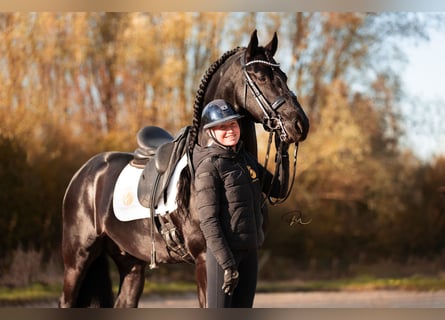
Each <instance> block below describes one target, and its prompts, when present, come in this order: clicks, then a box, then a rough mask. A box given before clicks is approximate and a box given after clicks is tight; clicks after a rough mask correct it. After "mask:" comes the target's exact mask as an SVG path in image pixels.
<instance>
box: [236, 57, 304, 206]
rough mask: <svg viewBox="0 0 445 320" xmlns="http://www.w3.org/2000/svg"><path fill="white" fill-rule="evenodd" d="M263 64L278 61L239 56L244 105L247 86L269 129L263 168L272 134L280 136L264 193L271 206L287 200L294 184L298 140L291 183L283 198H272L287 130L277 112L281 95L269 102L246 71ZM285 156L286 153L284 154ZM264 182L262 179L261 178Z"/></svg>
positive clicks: (265, 164)
mask: <svg viewBox="0 0 445 320" xmlns="http://www.w3.org/2000/svg"><path fill="white" fill-rule="evenodd" d="M258 63H259V64H264V65H267V66H270V67H272V68H273V67H279V66H280V64H279V63H272V62H269V61H265V60H252V61H249V62H247V63H246V56H245V54H243V55H242V56H241V67H242V70H243V74H244V78H245V80H246V82H245V86H244V105H246V101H247V87H249V89H250V91H251V92H252V94H253V96H254V97H255V100H256V101H257V103H258V105H259V107H260V109H261V110H262V111H263V114H264V119H263V126H264V128H265V129H266V131H269V140H268V143H267V151H266V158H265V160H264V168H267V164H268V162H269V154H270V146H271V144H272V137H273V134H274V133H275V134H278V133H277V131H280V133H279V137H280V145H279V146H278V148H277V153H276V156H275V172H274V175H273V178H272V182H271V184H270V188H269V190H268V192H267V193H266V199H267V200H268V201H269V203H270V204H271V205H273V206H275V205H278V204H281V203H283V202H284V201H286V200H287V198H288V197H289V195H290V193H291V191H292V188H293V186H294V182H295V177H296V173H297V153H298V142H296V143H295V148H294V155H293V157H294V162H293V175H292V180H291V184H290V186H289V188H288V190H287V192H286V195H285V196H284V197H283V198H277V199H272V197H271V196H270V193H271V191H272V185H273V183H274V181H275V180H276V179H278V170H279V167H280V164H281V161H282V157H283V155H282V154H281V151H282V149H283V143H284V141H285V140H286V138H287V135H288V134H287V131H286V128H285V127H284V124H283V121H282V118H281V115H280V114H279V113H278V112H277V110H278V108H279V107H280V106H281V105H282V104H283V103H284V102H285V100H284V97H283V96H279V97H278V98H277V99H276V100H275V102H274V103H272V104H270V103H269V101H268V100H267V99H266V98H265V97H264V95H263V93H262V92H261V90H260V88H258V86H257V84H256V83H255V81H253V80H252V78H251V77H250V75H249V73H248V72H247V67H248V66H250V65H253V64H258ZM291 94H292V95H293V96H294V93H293V92H291ZM285 156H286V157H287V155H285ZM263 183H264V179H263Z"/></svg>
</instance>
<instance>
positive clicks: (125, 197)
mask: <svg viewBox="0 0 445 320" xmlns="http://www.w3.org/2000/svg"><path fill="white" fill-rule="evenodd" d="M186 165H187V155H184V156H183V157H182V158H181V160H180V161H179V162H178V164H177V165H176V168H175V171H174V172H173V175H172V177H171V179H170V183H169V185H168V187H167V201H166V202H164V201H163V200H161V201H160V202H159V203H158V205H157V206H156V207H155V214H160V215H164V214H166V213H168V212H172V211H174V210H176V209H177V207H178V206H177V203H176V195H177V194H178V187H177V185H178V181H179V176H180V174H181V171H182V169H183V168H185V166H186ZM143 170H144V169H139V168H135V167H133V166H132V165H130V164H128V165H127V166H126V167H125V168H124V169H123V170H122V172H121V173H120V175H119V177H118V178H117V181H116V185H115V187H114V193H113V209H114V214H115V215H116V218H117V219H119V220H121V221H131V220H137V219H144V218H149V217H151V214H150V209H149V208H145V207H144V206H142V205H141V203H140V202H139V199H138V183H139V178H140V177H141V174H142V171H143Z"/></svg>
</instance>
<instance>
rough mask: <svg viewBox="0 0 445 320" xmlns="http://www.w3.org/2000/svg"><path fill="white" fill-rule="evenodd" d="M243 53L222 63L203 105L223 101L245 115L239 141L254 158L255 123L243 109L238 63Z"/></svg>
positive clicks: (242, 86)
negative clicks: (217, 100)
mask: <svg viewBox="0 0 445 320" xmlns="http://www.w3.org/2000/svg"><path fill="white" fill-rule="evenodd" d="M242 53H243V51H240V52H239V53H236V54H234V55H233V56H232V57H230V58H229V59H228V60H227V61H226V62H225V63H223V64H222V65H221V66H220V67H219V69H218V70H216V72H215V73H214V75H213V77H212V79H211V81H210V82H209V84H208V87H207V90H206V92H205V98H204V105H206V104H207V103H209V102H210V101H212V100H214V99H224V100H226V101H227V102H229V103H230V104H231V105H232V106H234V107H235V109H236V111H237V112H242V110H244V112H243V113H245V114H246V117H244V118H243V119H242V120H241V122H240V126H241V140H242V141H243V143H244V146H245V148H246V150H247V151H249V152H250V153H252V154H253V155H254V156H255V157H257V156H258V146H257V137H256V129H255V123H254V121H253V120H252V119H253V118H252V117H251V116H250V114H249V113H248V111H247V110H246V109H245V101H244V95H243V94H242V92H243V91H244V78H243V77H242V72H241V69H240V65H239V61H240V57H241V54H242Z"/></svg>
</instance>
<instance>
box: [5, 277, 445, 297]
mask: <svg viewBox="0 0 445 320" xmlns="http://www.w3.org/2000/svg"><path fill="white" fill-rule="evenodd" d="M343 290H347V291H366V290H411V291H437V290H445V278H444V277H426V276H412V277H407V278H376V277H372V276H361V277H356V278H350V279H335V280H323V281H321V280H320V281H303V280H290V281H282V282H264V281H260V282H259V283H258V289H257V291H258V292H284V291H288V292H289V291H291V292H296V291H299V292H310V291H343ZM114 291H115V292H116V291H117V287H115V288H114ZM195 291H196V287H195V283H194V282H179V281H174V282H159V283H158V282H150V281H146V283H145V287H144V293H143V294H144V295H150V294H161V295H162V294H177V293H188V292H192V293H193V292H195ZM60 292H61V284H55V285H45V284H41V283H36V284H32V285H29V286H27V287H20V288H8V287H0V303H8V302H13V301H35V300H53V299H57V298H58V297H59V295H60Z"/></svg>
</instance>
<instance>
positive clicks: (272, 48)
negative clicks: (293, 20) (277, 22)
mask: <svg viewBox="0 0 445 320" xmlns="http://www.w3.org/2000/svg"><path fill="white" fill-rule="evenodd" d="M265 48H266V50H269V51H270V53H271V54H272V57H273V56H274V55H275V52H277V48H278V37H277V33H276V32H274V34H273V38H272V40H270V42H269V43H268V44H267V45H266V46H265Z"/></svg>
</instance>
